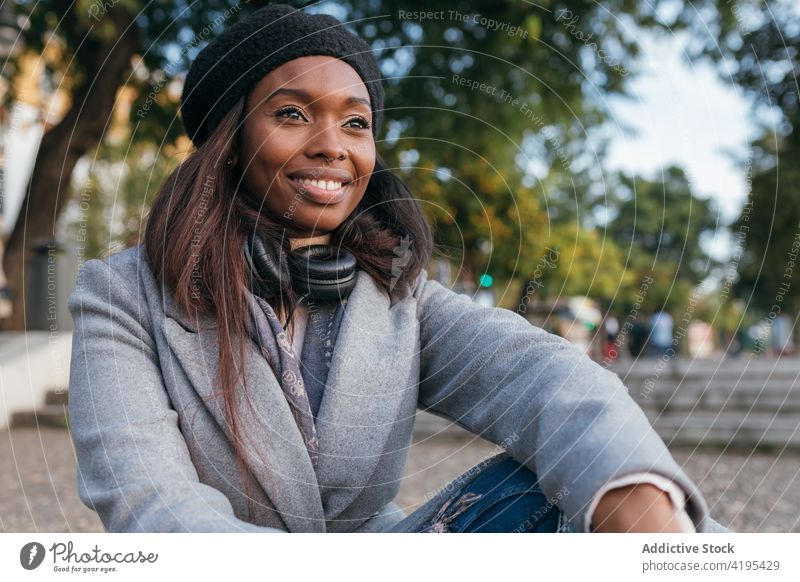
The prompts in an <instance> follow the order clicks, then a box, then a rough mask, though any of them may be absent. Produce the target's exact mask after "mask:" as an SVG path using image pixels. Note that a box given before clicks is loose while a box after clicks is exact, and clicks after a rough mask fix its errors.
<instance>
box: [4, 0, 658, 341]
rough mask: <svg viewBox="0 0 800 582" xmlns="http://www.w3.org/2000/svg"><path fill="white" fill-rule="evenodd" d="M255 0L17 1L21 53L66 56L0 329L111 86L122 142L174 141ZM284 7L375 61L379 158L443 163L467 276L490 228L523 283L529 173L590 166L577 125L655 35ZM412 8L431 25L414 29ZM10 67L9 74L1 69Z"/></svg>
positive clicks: (383, 1)
mask: <svg viewBox="0 0 800 582" xmlns="http://www.w3.org/2000/svg"><path fill="white" fill-rule="evenodd" d="M265 3H266V2H260V1H258V0H252V1H250V2H248V3H247V4H246V6H245V5H244V4H240V3H238V2H235V1H233V0H227V1H226V0H204V2H203V3H202V4H200V3H196V2H195V3H187V2H185V1H183V0H173V1H166V0H165V1H162V2H158V3H155V2H148V3H145V4H144V5H142V4H141V3H138V2H135V1H134V0H115V1H114V2H101V1H99V0H76V1H75V2H72V3H71V4H69V5H66V6H65V5H64V3H63V2H57V1H55V0H37V1H36V2H33V1H32V0H18V3H17V5H16V9H17V10H18V11H19V12H20V13H24V14H27V15H28V28H27V30H26V38H27V39H28V43H29V45H30V48H32V49H33V50H38V51H41V50H43V48H44V47H45V45H47V43H49V42H52V41H54V40H57V41H58V42H60V43H62V44H63V47H64V48H63V58H62V59H61V60H60V61H59V62H58V63H57V64H56V65H55V66H52V67H50V70H49V80H50V82H51V83H52V84H53V85H54V86H59V87H62V88H64V89H66V90H67V91H68V92H69V94H70V103H71V105H70V107H69V108H68V110H67V113H66V115H65V116H64V118H63V119H62V120H61V121H60V122H59V123H58V124H57V125H55V126H54V127H53V128H52V129H50V130H49V131H48V132H47V133H46V134H45V136H44V138H43V140H42V144H41V147H40V150H39V154H38V157H37V159H36V162H35V167H34V171H33V174H32V176H31V180H30V185H29V188H28V191H27V195H26V199H25V201H24V202H23V206H22V211H21V213H20V218H21V219H20V220H18V221H17V224H16V226H15V229H14V231H13V232H12V234H11V236H10V238H9V241H8V251H7V254H6V258H5V266H6V273H7V274H8V278H9V282H10V285H11V288H12V291H13V292H14V293H15V313H14V315H13V316H12V317H11V318H9V319H8V320H6V321H5V322H4V328H6V329H21V328H22V325H23V312H22V309H21V305H22V303H21V302H22V289H23V272H24V264H25V253H26V248H25V246H24V245H25V244H27V243H25V241H34V240H36V239H38V238H49V237H52V236H53V229H54V225H55V223H56V220H57V219H58V217H59V215H60V214H61V212H62V210H63V208H64V206H65V203H66V200H67V198H68V196H67V193H68V185H69V184H70V177H71V175H72V171H73V169H74V167H75V165H76V163H77V161H78V159H80V158H81V157H82V156H84V155H86V154H87V153H89V152H91V151H93V148H94V147H95V146H97V144H98V143H99V142H100V141H101V140H102V139H103V136H104V128H105V126H106V123H107V122H108V119H109V117H110V116H111V115H112V110H113V109H114V107H115V102H116V99H117V92H118V89H119V88H120V87H121V86H122V85H125V86H127V87H131V88H135V89H137V90H138V98H137V101H136V102H135V103H134V104H133V106H132V107H131V109H130V117H131V122H132V124H133V127H134V129H133V133H132V138H131V139H132V140H134V141H148V142H150V143H155V144H161V143H172V142H174V140H175V137H176V136H177V135H178V134H180V133H181V125H180V122H179V120H178V116H177V96H178V94H179V87H180V79H181V77H182V75H183V74H184V73H185V71H186V70H187V68H188V65H189V63H190V62H191V60H192V58H193V57H194V56H195V55H196V54H197V52H199V50H200V49H201V48H202V46H203V45H204V44H205V43H206V42H207V41H208V40H209V39H210V38H212V37H213V36H215V35H216V34H218V33H219V31H220V30H221V29H222V28H224V26H225V25H227V24H229V22H230V21H232V20H236V19H238V18H239V17H241V16H243V14H244V13H245V12H250V11H252V10H254V9H256V8H258V7H260V6H262V5H264V4H265ZM292 4H294V5H296V6H298V7H301V6H306V5H308V4H313V6H311V7H310V8H309V9H310V10H313V11H326V12H329V13H333V14H334V15H336V16H338V17H340V18H342V19H344V20H346V21H348V22H349V26H351V27H352V28H353V29H354V30H356V31H357V32H358V33H360V34H361V35H362V36H363V37H364V38H366V39H367V40H368V41H369V42H371V43H372V46H373V47H374V49H375V50H376V51H377V52H378V53H379V56H380V59H381V61H382V68H383V72H384V75H385V77H386V79H387V81H386V83H387V100H386V105H387V112H386V118H387V125H386V128H385V136H386V140H385V142H384V143H382V144H379V147H381V148H382V149H383V150H384V151H385V152H386V155H387V157H388V158H389V159H390V160H393V161H394V162H395V163H396V164H397V165H398V166H406V167H409V168H413V167H415V166H416V165H417V164H418V162H419V165H421V166H422V168H423V169H424V168H428V169H431V168H436V169H437V170H438V169H439V168H443V169H445V170H446V171H448V172H450V173H451V174H452V175H453V176H454V177H455V178H456V180H453V181H451V182H450V183H449V184H446V186H447V187H444V186H441V185H437V184H435V183H434V184H430V185H428V189H434V188H436V187H440V188H441V192H440V194H439V199H438V203H437V204H438V207H437V208H438V211H439V212H441V213H442V215H447V216H449V217H452V221H451V222H449V223H448V222H447V221H441V225H442V226H443V230H447V231H449V232H443V233H442V238H443V239H444V240H445V241H446V244H448V245H450V246H452V247H454V248H458V250H459V253H458V254H459V255H461V258H462V259H463V260H464V261H465V262H466V263H467V264H468V265H473V266H474V269H473V271H474V272H475V273H480V272H482V271H483V270H486V269H488V268H490V265H489V264H488V263H485V264H484V261H487V260H488V258H487V257H488V254H487V252H486V249H487V248H488V247H487V246H486V244H483V241H486V240H490V239H491V238H492V237H491V236H489V234H490V233H492V232H496V231H497V229H498V228H499V229H500V232H501V233H502V234H503V240H501V241H500V242H502V245H495V248H498V249H500V248H501V247H502V251H500V250H498V253H500V254H501V255H502V256H500V257H499V259H498V263H497V264H496V265H497V266H496V268H497V269H500V270H503V271H505V272H506V273H508V272H509V271H511V273H514V272H520V271H521V272H523V273H527V272H530V271H531V270H532V269H533V268H534V267H535V262H536V258H537V252H536V247H535V241H533V239H532V237H533V233H535V232H538V231H537V230H533V229H534V228H535V227H536V226H537V225H541V223H542V220H541V218H539V217H538V216H537V208H538V205H537V204H536V202H535V201H534V200H527V198H534V195H535V194H536V190H535V189H534V187H535V186H536V184H537V182H536V179H532V178H531V175H532V172H534V171H536V170H537V169H538V172H539V175H538V178H539V179H546V178H547V177H548V175H550V174H553V173H555V174H558V175H563V174H569V173H572V172H580V171H581V169H582V167H581V164H584V167H585V165H586V164H587V163H591V156H590V157H589V161H588V162H587V158H586V156H585V151H586V150H587V148H586V147H585V144H586V142H587V140H589V134H588V130H587V128H591V127H594V126H597V125H598V124H599V123H600V122H601V121H602V120H603V118H604V115H605V111H604V105H603V103H604V97H605V96H606V94H608V93H613V92H622V91H624V89H625V80H626V77H627V76H628V75H629V73H630V72H631V71H630V70H629V67H630V66H631V61H632V58H633V57H634V56H635V55H636V54H637V43H636V38H635V36H634V34H633V33H632V32H631V29H630V28H629V24H630V23H632V22H634V21H635V22H637V23H638V24H639V25H640V26H644V27H650V26H656V25H657V19H656V18H655V8H656V6H657V5H658V4H659V3H658V2H656V3H641V2H638V1H636V0H607V1H606V2H604V3H602V4H601V3H597V2H595V1H594V0H540V1H538V2H537V3H535V4H534V3H526V2H515V1H512V0H502V1H497V0H492V1H488V0H477V1H473V0H470V1H467V0H461V1H457V2H451V1H448V2H445V1H444V0H433V1H425V2H423V1H422V0H404V1H402V2H401V1H399V0H350V1H343V2H322V3H311V2H308V1H304V2H293V3H292ZM416 11H426V12H441V13H442V15H443V17H441V18H432V19H425V18H422V19H421V18H419V15H414V14H413V13H414V12H416ZM12 65H13V63H12ZM13 70H14V68H13V66H9V67H6V68H4V73H5V74H13ZM9 72H10V73H9ZM12 98H13V96H12ZM589 149H590V150H591V149H592V148H589ZM495 174H497V175H498V176H503V177H504V179H496V178H495V177H493V176H494V175H495ZM425 179H427V180H431V181H433V180H438V178H437V177H436V173H434V172H430V171H429V172H427V175H426V174H425V173H424V172H423V175H421V176H419V177H418V178H417V184H418V186H419V185H420V184H419V183H420V182H421V181H422V180H425ZM526 180H527V181H526ZM455 184H459V186H458V187H455V186H454V185H455ZM473 193H474V194H473ZM523 197H524V198H526V200H522V198H523ZM515 198H519V200H516V199H515ZM464 206H466V208H464ZM429 208H432V206H431V207H429ZM476 212H477V213H478V214H477V215H476ZM522 212H525V213H529V214H528V215H523V214H522ZM476 216H477V218H476ZM481 217H485V218H481ZM563 218H564V219H565V220H568V219H569V217H563ZM503 224H505V228H504V229H503V228H502V225H503ZM505 236H508V237H509V238H508V239H506V238H505ZM498 238H499V237H498V236H494V239H495V240H497V239H498ZM455 241H458V242H459V243H460V244H458V245H457V244H454V243H455ZM506 247H508V248H512V249H515V250H514V254H513V256H512V255H510V254H505V253H506V252H507V250H508V249H507V248H506ZM484 255H486V256H484ZM491 268H495V267H494V266H491ZM498 274H499V273H498Z"/></svg>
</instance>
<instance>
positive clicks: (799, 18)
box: [681, 0, 800, 313]
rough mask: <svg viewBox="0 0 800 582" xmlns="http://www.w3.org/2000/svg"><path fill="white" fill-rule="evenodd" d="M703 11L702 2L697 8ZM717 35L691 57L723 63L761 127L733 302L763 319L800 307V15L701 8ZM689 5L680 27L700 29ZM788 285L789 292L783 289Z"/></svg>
mask: <svg viewBox="0 0 800 582" xmlns="http://www.w3.org/2000/svg"><path fill="white" fill-rule="evenodd" d="M695 4H698V2H695ZM699 4H700V5H701V8H702V13H703V14H704V15H705V16H706V18H705V21H706V22H709V21H710V22H714V23H716V24H715V26H714V27H713V28H712V29H711V31H712V33H713V34H712V35H708V33H707V32H705V33H703V34H702V35H698V36H697V39H698V42H697V43H695V46H694V49H695V50H694V56H698V55H702V56H705V57H708V58H710V59H712V60H714V61H716V62H720V63H724V64H725V69H724V71H725V72H726V73H730V74H729V75H728V74H726V76H725V79H726V80H732V81H734V82H735V83H737V85H738V86H739V87H740V88H741V89H743V90H744V92H745V94H746V95H747V96H748V97H749V98H751V99H752V100H753V103H754V112H755V115H754V116H753V118H754V119H756V120H758V121H759V123H760V126H761V130H760V136H759V137H758V138H757V139H756V140H755V141H754V143H753V144H752V146H751V147H752V150H751V156H750V157H749V158H748V159H747V160H743V161H742V163H743V164H744V166H745V169H746V171H747V178H748V183H749V185H751V190H750V192H749V195H748V200H747V203H746V205H745V207H744V209H743V212H742V215H741V216H740V217H739V219H738V220H737V221H736V222H735V224H734V225H733V227H732V230H733V232H734V233H740V232H741V233H742V234H743V235H744V236H743V237H742V238H743V251H742V253H741V255H742V256H741V260H740V262H739V263H738V265H735V266H736V267H738V275H739V277H738V280H737V282H736V284H735V288H734V290H733V293H732V294H731V296H732V297H739V298H742V299H744V300H745V302H746V303H747V304H748V305H749V306H750V308H757V309H760V310H762V311H763V312H764V313H766V312H768V311H770V310H771V309H772V306H773V305H776V304H780V305H782V309H783V310H784V311H786V310H788V309H791V310H797V309H798V308H800V274H798V270H800V269H798V266H797V265H796V264H794V258H795V257H794V255H796V250H797V249H796V245H797V243H796V242H795V241H796V240H797V239H796V238H795V237H796V236H798V235H800V179H799V178H800V169H798V160H800V133H799V132H798V131H797V129H798V128H800V92H798V87H797V72H798V70H800V8H799V7H798V6H797V3H796V2H794V1H792V0H776V1H770V2H763V3H754V2H747V1H744V0H733V1H730V0H705V1H704V2H699ZM694 13H695V6H689V5H687V8H686V10H685V11H684V12H683V13H682V14H681V19H682V21H683V23H685V24H687V25H689V26H693V27H696V28H697V30H698V31H699V30H700V28H701V27H702V26H703V24H704V23H703V22H700V21H699V20H698V19H696V17H694V16H693V14H694ZM787 284H788V289H787V288H786V287H785V285H787Z"/></svg>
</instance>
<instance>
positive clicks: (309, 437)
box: [247, 293, 347, 468]
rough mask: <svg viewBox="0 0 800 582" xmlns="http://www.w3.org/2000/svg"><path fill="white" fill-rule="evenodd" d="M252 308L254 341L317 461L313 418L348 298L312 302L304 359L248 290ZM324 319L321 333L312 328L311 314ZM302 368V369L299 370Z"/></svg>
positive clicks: (265, 306)
mask: <svg viewBox="0 0 800 582" xmlns="http://www.w3.org/2000/svg"><path fill="white" fill-rule="evenodd" d="M247 297H248V299H249V301H250V308H251V311H252V322H253V324H254V325H253V328H254V329H252V330H251V333H252V334H253V340H254V341H255V342H256V344H257V345H258V346H259V348H260V349H261V353H262V354H263V355H264V357H265V358H266V359H267V361H268V362H269V364H270V366H271V367H272V369H273V370H275V372H276V377H277V378H278V380H279V383H280V386H281V389H282V390H283V394H284V396H285V397H286V400H287V402H288V403H289V408H290V409H291V411H292V416H294V419H295V422H296V423H297V426H298V428H299V429H300V434H301V435H302V436H303V441H304V442H305V445H306V449H307V450H308V455H309V457H310V458H311V463H312V465H313V466H314V467H315V468H316V467H317V465H318V463H319V440H318V439H317V428H316V424H315V417H316V414H317V411H318V410H319V404H320V402H321V400H322V391H323V390H324V388H325V382H326V380H327V375H328V368H329V367H330V359H331V355H332V352H333V342H334V341H335V338H336V332H337V331H338V326H339V323H340V322H341V318H342V315H343V312H344V306H345V305H346V303H347V299H344V300H342V302H341V303H339V302H338V301H337V302H335V303H334V302H314V303H312V304H311V305H312V306H313V311H312V310H309V321H308V324H307V325H306V332H305V337H304V341H303V351H302V353H303V360H304V361H303V362H301V361H300V359H299V358H298V357H297V356H296V355H295V353H294V348H293V347H292V343H291V342H290V341H289V336H288V335H287V333H286V332H285V331H284V329H283V327H282V326H281V323H280V320H279V319H278V317H277V315H275V311H274V310H273V309H272V306H270V304H269V303H268V302H267V301H265V300H264V299H263V298H261V297H259V296H258V295H255V294H253V293H248V294H247ZM315 313H316V314H317V315H319V316H321V317H322V318H323V321H324V322H325V323H324V335H323V334H321V333H319V330H318V329H312V320H313V319H314V314H315ZM301 368H302V370H301Z"/></svg>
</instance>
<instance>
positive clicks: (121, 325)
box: [68, 260, 282, 532]
mask: <svg viewBox="0 0 800 582" xmlns="http://www.w3.org/2000/svg"><path fill="white" fill-rule="evenodd" d="M128 284H129V283H128V282H126V281H123V280H122V277H121V276H119V274H118V273H117V272H116V271H115V270H114V269H113V268H111V267H110V266H109V265H108V264H107V263H106V262H105V261H100V260H90V261H88V262H86V263H85V264H84V266H83V267H82V268H81V271H80V273H79V275H78V286H77V287H76V289H75V290H74V291H73V293H72V295H71V296H70V298H69V303H68V305H69V309H70V312H71V313H72V317H73V319H74V321H75V331H74V335H73V339H72V360H71V364H70V385H69V417H70V429H71V434H72V440H73V442H74V444H75V451H76V454H77V459H78V493H79V496H80V498H81V501H83V503H84V504H86V505H87V506H88V507H90V508H92V509H94V510H95V511H96V512H97V513H98V515H99V516H100V519H101V520H102V522H103V525H104V526H105V529H106V530H107V531H109V532H177V531H180V532H185V531H189V532H237V531H248V532H281V531H282V530H279V529H274V528H269V527H260V526H257V525H254V524H251V523H247V522H245V521H242V520H239V519H237V518H236V517H235V516H234V513H233V508H232V506H231V504H230V502H229V501H228V499H227V497H225V495H223V493H222V492H220V491H218V490H217V489H214V488H213V487H210V486H208V485H205V484H203V483H201V482H200V481H199V479H198V475H197V471H196V470H195V467H194V465H193V464H192V461H191V459H190V457H189V450H188V447H187V445H186V441H185V440H184V438H183V436H182V435H181V432H180V430H179V428H178V414H177V413H176V412H175V410H174V409H173V408H172V406H171V404H170V400H169V397H168V395H167V392H166V390H165V388H164V383H163V380H162V375H161V370H160V367H159V361H158V357H157V355H156V350H155V344H154V342H153V339H152V336H151V334H150V333H149V332H148V331H147V330H146V329H145V327H144V326H148V327H149V326H150V321H149V317H148V312H147V306H146V304H144V299H143V298H142V299H141V300H137V297H136V296H135V294H134V293H133V292H131V290H130V289H129V288H128V286H127V285H128ZM133 284H134V285H135V282H133Z"/></svg>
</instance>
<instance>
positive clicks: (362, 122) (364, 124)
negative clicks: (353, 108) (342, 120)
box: [345, 115, 370, 129]
mask: <svg viewBox="0 0 800 582" xmlns="http://www.w3.org/2000/svg"><path fill="white" fill-rule="evenodd" d="M351 123H355V124H357V125H350V124H351ZM345 126H347V127H357V128H358V129H369V128H370V124H369V121H367V120H366V119H365V118H363V117H361V116H360V115H358V116H356V117H353V118H352V119H349V120H347V123H346V124H345Z"/></svg>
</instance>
